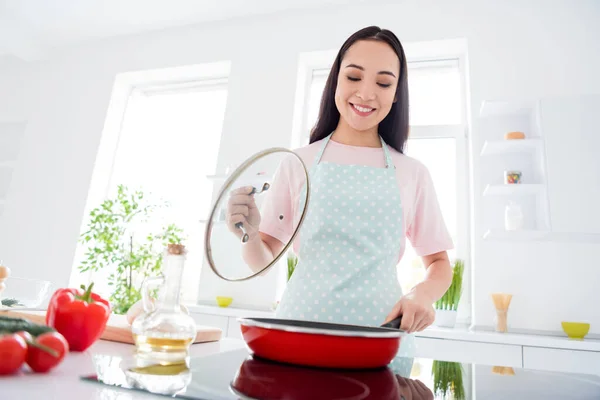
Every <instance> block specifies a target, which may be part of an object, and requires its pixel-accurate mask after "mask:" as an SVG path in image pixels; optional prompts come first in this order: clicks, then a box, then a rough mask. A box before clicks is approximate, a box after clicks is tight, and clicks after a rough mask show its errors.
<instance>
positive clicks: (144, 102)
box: [72, 78, 227, 303]
mask: <svg viewBox="0 0 600 400" xmlns="http://www.w3.org/2000/svg"><path fill="white" fill-rule="evenodd" d="M159 81H162V79H161V80H159ZM127 93H128V94H127V96H126V101H122V102H120V103H121V104H122V108H123V110H122V122H121V124H120V126H119V129H118V134H117V135H116V136H117V138H116V139H115V140H113V142H114V145H113V148H112V151H111V154H106V153H105V154H103V155H102V154H100V155H99V160H100V161H101V163H102V164H103V165H105V167H104V171H103V172H104V175H105V176H106V177H107V178H105V179H99V178H97V179H95V180H94V179H93V180H92V185H91V186H92V188H90V191H94V190H93V189H96V190H95V191H96V192H102V191H104V196H106V195H108V196H111V197H112V196H114V195H115V194H116V191H117V187H118V185H125V186H127V187H128V188H130V189H131V190H134V189H135V190H141V191H143V192H144V194H145V195H146V194H147V195H149V196H150V197H151V199H152V200H157V201H160V202H162V201H166V202H168V204H169V207H166V208H160V209H157V210H156V211H153V213H152V219H151V220H150V221H149V222H148V224H147V225H146V224H145V225H144V227H143V228H141V231H142V233H140V229H138V228H137V227H136V228H134V229H133V230H134V231H135V232H136V234H138V235H140V234H143V232H145V231H144V229H146V228H148V227H154V228H159V227H162V226H166V225H168V224H170V223H173V224H176V225H177V226H178V227H180V228H182V229H183V231H184V235H185V238H186V240H185V244H186V246H187V247H188V249H189V253H188V257H187V261H186V269H185V271H184V273H183V274H184V278H183V282H184V286H183V287H182V296H183V298H182V300H183V301H184V302H188V303H189V302H191V303H195V302H196V298H197V294H198V284H199V279H200V270H201V265H202V262H203V254H204V252H203V248H202V247H203V243H204V237H203V236H204V225H203V224H201V223H200V219H201V218H203V217H204V216H205V213H206V210H208V209H210V206H211V205H212V204H211V201H212V196H213V190H214V186H213V183H212V182H211V181H209V180H208V179H206V176H207V175H210V174H213V173H214V172H215V169H216V166H217V157H218V154H219V146H220V142H221V129H222V125H223V119H224V114H225V106H226V101H227V80H226V79H224V78H222V79H212V80H208V79H199V78H196V79H195V80H185V82H181V83H156V84H155V83H150V84H139V85H131V86H130V87H129V90H127ZM114 101H115V99H114V95H113V100H112V101H111V104H112V103H113V102H114ZM109 118H110V116H108V117H107V120H108V119H109ZM104 139H105V138H103V140H104ZM101 150H102V149H101ZM107 159H110V162H108V161H106V160H107ZM108 167H109V168H108ZM98 168H99V167H97V169H98ZM107 170H108V171H107ZM95 174H96V175H101V174H100V172H99V171H95ZM102 200H103V198H101V199H100V201H93V204H88V208H90V207H91V208H93V207H96V206H98V204H99V203H100V202H101V201H102ZM89 202H92V200H90V201H89ZM88 215H89V212H88V213H86V214H85V216H84V221H83V224H85V223H87V218H88V217H87V216H88ZM78 253H79V254H81V250H80V249H78ZM78 260H79V259H76V263H77V261H78ZM77 265H78V264H75V267H77ZM111 272H112V271H109V270H108V269H106V270H102V271H100V272H97V273H94V274H93V280H94V282H96V285H95V286H96V290H98V291H99V292H100V293H103V294H106V295H107V296H108V295H109V294H110V293H111V287H110V286H108V285H107V278H108V276H109V275H110V273H111ZM74 275H76V273H75V272H74ZM72 280H74V278H73V277H72Z"/></svg>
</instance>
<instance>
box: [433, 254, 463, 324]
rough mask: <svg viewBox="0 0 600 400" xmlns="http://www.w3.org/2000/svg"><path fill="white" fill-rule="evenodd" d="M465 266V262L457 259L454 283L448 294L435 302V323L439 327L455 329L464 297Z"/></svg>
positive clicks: (453, 270)
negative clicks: (461, 299)
mask: <svg viewBox="0 0 600 400" xmlns="http://www.w3.org/2000/svg"><path fill="white" fill-rule="evenodd" d="M464 270H465V264H464V261H463V260H460V259H457V260H456V261H455V262H454V267H453V268H452V283H451V284H450V287H449V288H448V290H446V293H444V295H443V296H442V297H441V298H440V299H439V300H438V301H436V302H435V305H434V308H435V322H434V324H435V325H437V326H444V327H454V325H455V324H456V315H457V313H458V304H459V302H460V298H461V295H462V283H463V273H464Z"/></svg>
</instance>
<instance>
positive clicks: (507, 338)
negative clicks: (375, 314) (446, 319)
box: [416, 326, 600, 352]
mask: <svg viewBox="0 0 600 400" xmlns="http://www.w3.org/2000/svg"><path fill="white" fill-rule="evenodd" d="M416 336H419V337H426V338H432V339H445V340H464V341H468V342H481V343H498V344H512V345H518V346H531V347H544V348H553V349H568V350H584V351H598V352H600V340H598V339H588V338H584V339H583V340H575V339H570V338H568V337H566V336H558V335H557V336H552V335H541V334H531V333H513V332H506V333H499V332H495V331H491V330H490V331H486V330H472V329H470V328H469V327H467V326H464V327H455V328H442V327H436V326H430V327H429V328H427V329H425V330H424V331H422V332H418V333H416Z"/></svg>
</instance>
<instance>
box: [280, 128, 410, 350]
mask: <svg viewBox="0 0 600 400" xmlns="http://www.w3.org/2000/svg"><path fill="white" fill-rule="evenodd" d="M329 138H330V137H328V138H326V140H324V143H323V147H322V149H321V151H320V152H319V154H318V155H317V159H316V161H315V163H314V165H313V168H312V170H311V172H310V177H311V181H310V183H311V198H310V203H309V207H308V210H307V214H306V218H305V220H304V223H303V225H302V228H301V233H300V234H301V236H302V242H301V246H300V251H299V255H298V256H299V257H298V258H299V262H298V265H297V266H296V270H295V271H294V274H293V275H292V278H291V279H290V281H289V282H288V285H287V287H286V290H285V292H284V294H283V298H282V299H281V302H280V303H279V306H278V307H277V311H276V316H277V317H278V318H287V319H300V320H311V321H323V322H335V323H345V324H355V325H364V326H379V325H381V324H383V322H384V321H385V318H386V316H387V315H388V313H389V312H390V311H391V309H392V307H393V306H394V304H396V302H397V301H398V300H399V299H400V297H401V296H402V289H401V287H400V285H399V283H398V278H397V272H396V264H397V261H398V260H397V257H398V254H399V252H400V246H401V243H402V240H401V238H402V235H403V234H404V232H403V230H402V225H403V224H402V215H403V213H402V206H401V198H400V191H399V188H398V186H397V181H396V176H395V171H394V166H393V164H392V161H391V156H390V154H389V150H388V149H387V147H386V145H385V144H384V143H383V141H382V144H383V147H384V152H385V156H386V165H389V168H376V167H368V166H361V165H339V164H334V163H328V162H319V161H320V158H321V155H322V154H323V151H324V149H325V146H326V145H327V142H328V141H329ZM304 190H306V188H305V189H304ZM300 198H301V199H304V198H305V196H304V195H302V196H300ZM303 207H304V204H301V205H300V207H299V208H300V209H302V208H303ZM413 353H414V337H413V336H412V335H407V336H405V337H403V339H402V342H401V346H400V350H399V355H400V356H403V357H411V355H412V354H413Z"/></svg>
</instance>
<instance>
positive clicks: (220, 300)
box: [217, 296, 233, 307]
mask: <svg viewBox="0 0 600 400" xmlns="http://www.w3.org/2000/svg"><path fill="white" fill-rule="evenodd" d="M232 301H233V298H231V297H223V296H217V304H218V305H219V307H227V306H228V305H230V304H231V302H232Z"/></svg>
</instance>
